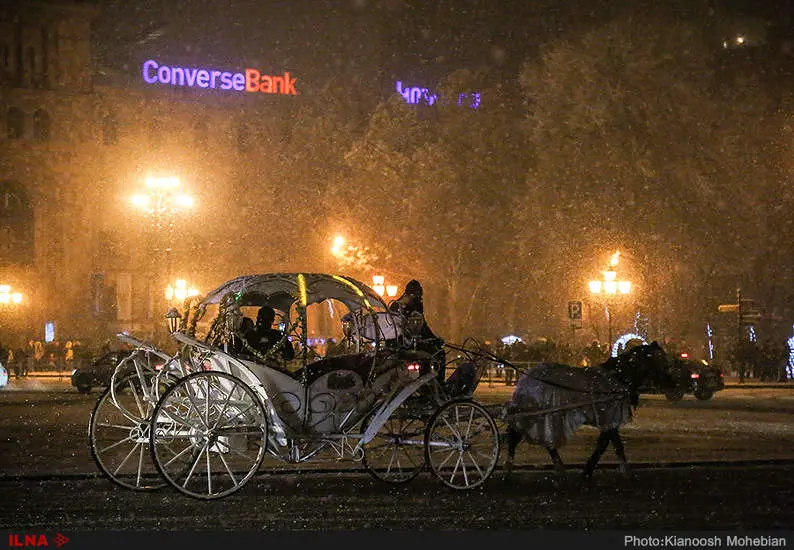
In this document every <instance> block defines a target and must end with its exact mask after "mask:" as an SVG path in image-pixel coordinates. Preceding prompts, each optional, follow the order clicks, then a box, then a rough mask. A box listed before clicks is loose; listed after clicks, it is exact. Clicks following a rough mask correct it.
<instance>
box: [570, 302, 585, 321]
mask: <svg viewBox="0 0 794 550" xmlns="http://www.w3.org/2000/svg"><path fill="white" fill-rule="evenodd" d="M568 318H569V319H571V320H572V321H576V320H579V321H581V319H582V302H568Z"/></svg>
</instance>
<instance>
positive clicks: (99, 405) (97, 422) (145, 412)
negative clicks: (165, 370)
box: [88, 375, 174, 491]
mask: <svg viewBox="0 0 794 550" xmlns="http://www.w3.org/2000/svg"><path fill="white" fill-rule="evenodd" d="M167 383H168V380H166V381H165V382H160V384H163V385H162V386H161V387H160V389H159V391H165V384H167ZM170 383H171V384H173V383H174V381H173V380H171V381H170ZM152 384H153V382H152V377H151V375H150V376H149V377H148V378H146V379H145V384H144V385H145V386H146V389H143V388H142V387H141V384H140V381H139V378H138V377H137V376H128V377H126V378H123V379H119V380H118V381H117V382H116V383H115V385H113V386H111V387H108V388H107V389H106V390H105V391H104V392H102V395H101V396H100V397H99V399H98V400H97V402H96V405H94V410H93V411H92V412H91V419H90V420H89V423H88V439H89V444H90V448H91V456H92V457H93V458H94V461H95V462H96V464H97V466H98V467H99V469H100V470H101V471H102V473H103V474H105V475H106V476H107V477H108V478H110V479H111V480H112V481H113V482H114V483H117V484H118V485H121V486H122V487H126V488H128V489H133V490H138V491H146V490H152V489H159V488H160V487H163V486H165V483H164V482H163V480H162V479H161V478H160V477H159V476H158V475H157V470H156V469H155V467H154V465H153V464H152V457H151V454H150V452H149V425H150V420H151V415H152V411H153V410H154V405H155V403H153V402H152V401H149V400H147V398H146V396H147V395H148V393H149V392H150V391H151V385H152Z"/></svg>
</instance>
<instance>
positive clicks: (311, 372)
mask: <svg viewBox="0 0 794 550" xmlns="http://www.w3.org/2000/svg"><path fill="white" fill-rule="evenodd" d="M372 364H373V356H372V354H371V353H356V354H353V355H335V356H333V357H326V358H325V359H320V360H319V361H315V362H314V363H311V364H310V365H307V366H306V367H302V368H300V369H298V370H296V371H295V372H292V373H290V376H293V377H294V378H296V379H297V380H300V379H301V377H302V376H303V372H304V369H305V370H306V375H307V377H306V383H307V384H309V385H311V383H312V382H314V381H315V380H317V379H318V378H319V377H321V376H322V375H324V374H327V373H329V372H333V371H336V370H351V371H353V372H355V373H356V374H358V375H359V376H360V377H361V379H362V380H367V378H368V377H369V373H370V371H371V370H372Z"/></svg>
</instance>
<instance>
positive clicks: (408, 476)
mask: <svg viewBox="0 0 794 550" xmlns="http://www.w3.org/2000/svg"><path fill="white" fill-rule="evenodd" d="M376 412H377V411H375V412H373V413H372V414H371V415H370V416H369V418H368V419H367V420H366V421H365V422H364V431H366V429H367V428H368V427H369V425H370V424H371V423H372V420H373V418H374V417H375V413H376ZM426 426H427V424H426V422H425V419H424V418H422V417H421V416H419V415H417V414H411V412H410V411H409V410H408V408H407V407H405V405H403V406H400V407H398V408H397V410H395V411H394V412H393V413H392V414H391V416H389V418H388V419H387V420H386V422H385V423H384V424H383V426H381V427H380V429H379V430H378V433H377V434H375V437H373V438H372V439H371V440H370V441H369V443H366V444H365V445H364V460H363V464H364V467H365V468H366V470H367V471H368V472H369V473H370V474H371V475H372V476H373V477H375V478H377V479H379V480H381V481H385V482H387V483H407V482H408V481H411V480H412V479H414V478H415V477H416V476H417V475H419V472H421V471H422V470H423V469H424V467H425V464H426V463H425V449H424V444H425V428H426Z"/></svg>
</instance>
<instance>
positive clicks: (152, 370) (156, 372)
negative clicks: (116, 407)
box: [110, 349, 181, 416]
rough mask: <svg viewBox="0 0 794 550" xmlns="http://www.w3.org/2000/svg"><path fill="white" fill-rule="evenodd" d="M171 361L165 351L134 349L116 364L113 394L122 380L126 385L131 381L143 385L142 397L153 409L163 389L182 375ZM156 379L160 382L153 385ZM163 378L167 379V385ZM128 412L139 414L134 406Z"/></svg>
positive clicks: (111, 385)
mask: <svg viewBox="0 0 794 550" xmlns="http://www.w3.org/2000/svg"><path fill="white" fill-rule="evenodd" d="M171 361H172V358H171V356H169V355H167V354H165V353H163V352H158V351H152V350H142V349H138V350H135V351H133V352H132V353H130V354H129V355H127V356H126V357H125V358H124V359H122V360H121V361H119V364H118V365H116V368H115V370H114V371H113V376H112V377H111V379H110V388H111V394H112V392H113V391H115V388H117V387H121V384H120V383H119V382H120V381H124V383H125V384H126V385H128V384H129V383H130V382H132V383H135V384H137V385H138V386H140V387H141V397H142V398H143V399H144V400H145V401H147V402H150V403H151V404H152V406H151V408H152V409H153V408H154V405H156V404H157V401H158V399H159V398H160V396H161V395H162V391H161V390H163V391H164V390H165V389H166V388H167V387H170V386H171V385H172V382H173V381H175V380H176V379H177V378H179V377H180V376H181V375H180V376H177V374H176V373H174V372H173V369H171V368H169V365H170V362H171ZM158 377H159V380H158ZM155 380H158V382H160V383H158V384H157V385H153V382H154V381H155ZM162 380H165V383H166V384H165V386H164V385H163V384H162ZM125 387H126V386H125ZM121 403H122V402H120V404H121ZM127 412H128V413H129V414H130V415H132V416H134V415H136V414H137V411H136V409H134V408H133V409H132V410H129V411H127Z"/></svg>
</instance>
